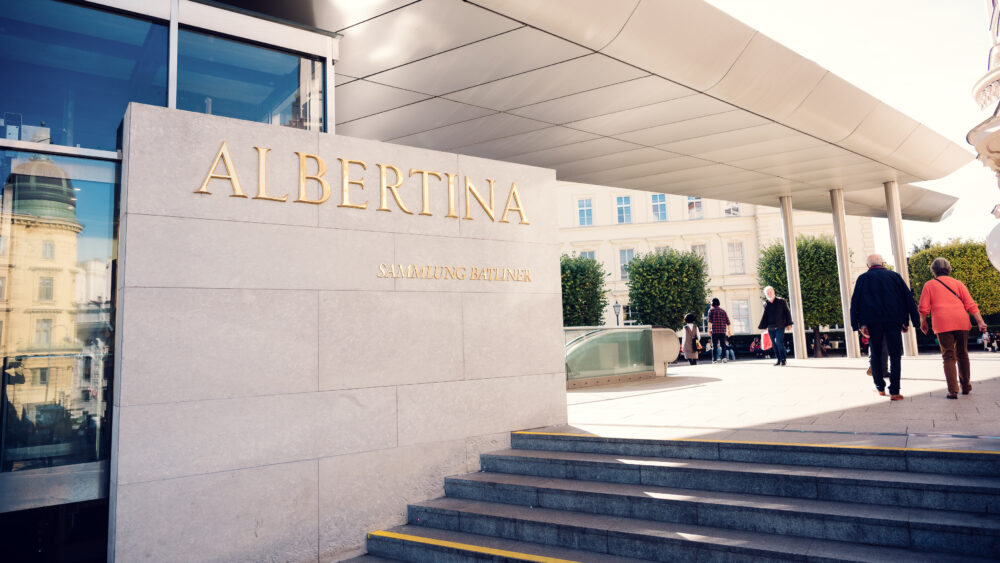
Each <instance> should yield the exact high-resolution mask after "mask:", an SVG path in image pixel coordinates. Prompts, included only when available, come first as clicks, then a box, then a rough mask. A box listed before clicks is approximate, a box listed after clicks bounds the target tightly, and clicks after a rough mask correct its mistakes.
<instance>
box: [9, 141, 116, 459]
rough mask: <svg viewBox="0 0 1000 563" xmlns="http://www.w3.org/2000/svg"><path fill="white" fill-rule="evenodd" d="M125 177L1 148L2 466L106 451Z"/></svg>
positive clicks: (110, 168)
mask: <svg viewBox="0 0 1000 563" xmlns="http://www.w3.org/2000/svg"><path fill="white" fill-rule="evenodd" d="M117 177H118V171H117V165H116V164H114V163H109V162H103V161H93V160H87V159H81V158H70V157H60V156H45V155H40V154H35V153H27V152H19V151H2V152H0V179H3V199H2V201H3V210H2V214H0V232H2V234H3V239H4V240H5V241H6V243H7V245H8V246H7V248H8V252H7V254H6V255H4V256H0V270H3V271H4V272H6V277H5V278H3V282H2V286H3V290H4V293H5V294H6V295H5V297H6V298H7V302H6V304H5V307H4V308H3V310H2V311H0V330H2V333H0V352H2V356H3V366H2V370H3V372H4V373H6V374H7V377H6V381H5V382H4V385H5V386H6V387H5V390H4V391H5V393H6V398H7V401H6V402H5V403H4V404H2V405H0V408H3V411H4V412H3V413H0V416H3V417H4V418H5V420H6V421H7V423H6V427H5V436H4V439H3V445H4V447H3V450H2V451H0V467H2V470H3V471H18V470H24V469H35V468H40V467H51V466H56V465H66V464H71V463H81V462H86V461H93V460H97V459H106V458H107V457H108V451H109V449H108V448H109V445H110V434H109V432H108V431H109V430H110V425H109V424H108V420H109V414H110V413H109V410H108V407H109V403H108V402H107V401H106V398H107V396H108V389H109V388H110V387H109V386H110V380H111V374H112V369H113V362H112V358H113V350H112V342H113V341H114V334H113V329H112V326H113V324H112V323H113V319H114V317H113V312H112V303H113V298H114V296H113V295H112V288H113V287H114V280H113V279H112V277H113V276H112V272H113V258H114V256H115V244H116V241H115V236H116V232H115V216H116V215H115V202H116V201H117V198H118V195H117V190H118V184H117ZM49 245H51V248H52V249H53V250H54V251H53V252H52V253H51V254H49V253H48V252H47V251H46V248H49V247H50V246H49Z"/></svg>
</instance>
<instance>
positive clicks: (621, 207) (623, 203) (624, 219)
mask: <svg viewBox="0 0 1000 563" xmlns="http://www.w3.org/2000/svg"><path fill="white" fill-rule="evenodd" d="M616 204H617V207H618V224H619V225H621V224H624V223H631V222H632V196H627V195H625V196H618V198H617V200H616Z"/></svg>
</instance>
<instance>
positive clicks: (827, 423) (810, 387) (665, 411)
mask: <svg viewBox="0 0 1000 563" xmlns="http://www.w3.org/2000/svg"><path fill="white" fill-rule="evenodd" d="M969 355H970V359H971V363H972V381H973V389H972V393H970V394H969V395H960V396H959V400H957V401H948V400H945V395H946V394H947V388H946V386H945V381H944V375H943V373H942V369H941V359H940V357H939V356H938V355H936V354H933V355H931V354H923V355H921V356H918V357H905V356H904V357H903V359H902V362H903V369H902V371H903V379H902V394H903V395H904V396H905V397H906V400H904V401H899V402H892V401H889V400H888V397H880V396H879V395H878V394H876V393H875V388H874V385H873V384H872V380H871V377H868V376H867V375H865V369H866V368H867V360H865V359H845V358H823V359H808V360H789V362H788V366H786V367H785V368H779V367H774V366H773V365H772V364H773V362H772V361H770V360H753V361H739V362H734V363H729V364H711V363H708V364H702V363H699V364H698V365H697V366H689V365H676V366H675V365H672V366H670V368H668V372H667V373H668V377H667V378H666V379H662V378H661V379H653V380H646V381H644V382H638V383H631V384H625V385H613V386H604V387H594V388H589V389H586V388H585V389H576V390H571V391H569V392H568V393H569V394H568V404H569V427H571V428H575V429H576V430H573V431H574V432H578V431H584V432H589V433H593V434H597V435H600V436H615V437H628V438H658V439H674V438H698V439H705V440H747V441H760V442H779V443H795V444H845V445H855V446H876V447H906V448H944V449H963V450H966V449H968V450H982V451H997V452H1000V354H993V353H986V352H978V353H977V352H970V354H969ZM563 430H566V429H563ZM567 431H568V430H567Z"/></svg>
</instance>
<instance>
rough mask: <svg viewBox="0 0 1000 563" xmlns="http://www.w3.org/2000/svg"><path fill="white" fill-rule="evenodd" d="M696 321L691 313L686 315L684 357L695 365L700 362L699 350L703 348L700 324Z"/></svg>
mask: <svg viewBox="0 0 1000 563" xmlns="http://www.w3.org/2000/svg"><path fill="white" fill-rule="evenodd" d="M694 321H695V317H694V315H693V314H691V313H688V314H687V316H685V317H684V323H685V324H684V357H685V358H686V359H687V361H688V363H689V364H691V365H693V366H694V365H697V364H698V352H699V349H700V348H701V342H699V338H700V335H699V334H698V325H696V324H694Z"/></svg>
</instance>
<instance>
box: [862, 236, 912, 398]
mask: <svg viewBox="0 0 1000 563" xmlns="http://www.w3.org/2000/svg"><path fill="white" fill-rule="evenodd" d="M867 263H868V271H867V272H865V273H863V274H861V275H860V276H858V281H857V283H856V284H855V286H854V294H853V295H851V327H852V328H853V329H854V330H858V331H860V332H861V334H862V336H865V337H867V338H868V339H869V351H870V354H871V367H872V380H873V381H874V383H875V389H877V390H878V394H879V395H885V376H886V373H885V367H884V361H883V355H884V354H885V353H888V355H889V374H888V375H889V395H890V399H891V400H893V401H901V400H902V399H903V395H902V394H900V388H899V385H900V375H901V372H900V369H901V362H900V357H901V356H902V355H903V334H902V333H904V332H906V331H907V330H909V325H910V321H912V322H913V326H918V325H919V324H920V317H919V316H918V314H917V304H916V303H914V301H913V292H911V291H910V288H909V287H907V286H906V282H904V281H903V278H902V276H900V275H899V274H897V273H896V272H893V271H892V270H889V269H887V268H886V267H885V266H884V265H883V260H882V256H881V255H879V254H872V255H871V256H869V257H868V259H867ZM883 342H884V343H885V349H884V350H883V347H882V344H883Z"/></svg>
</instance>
